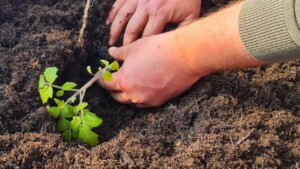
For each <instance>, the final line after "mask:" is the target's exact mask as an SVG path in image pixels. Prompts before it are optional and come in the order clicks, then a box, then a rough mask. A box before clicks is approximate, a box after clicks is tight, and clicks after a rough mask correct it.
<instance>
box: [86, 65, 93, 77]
mask: <svg viewBox="0 0 300 169" xmlns="http://www.w3.org/2000/svg"><path fill="white" fill-rule="evenodd" d="M86 70H87V72H88V73H89V74H91V75H94V74H93V72H92V68H91V66H88V67H86Z"/></svg>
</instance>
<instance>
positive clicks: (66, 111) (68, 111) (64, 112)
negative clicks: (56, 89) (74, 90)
mask: <svg viewBox="0 0 300 169" xmlns="http://www.w3.org/2000/svg"><path fill="white" fill-rule="evenodd" d="M61 116H62V117H65V118H70V117H73V116H74V112H73V106H71V105H69V104H66V105H65V106H64V107H63V108H62V109H61Z"/></svg>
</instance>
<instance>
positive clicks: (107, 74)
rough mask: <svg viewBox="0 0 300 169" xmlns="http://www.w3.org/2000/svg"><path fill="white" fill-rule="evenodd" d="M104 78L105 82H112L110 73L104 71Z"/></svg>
mask: <svg viewBox="0 0 300 169" xmlns="http://www.w3.org/2000/svg"><path fill="white" fill-rule="evenodd" d="M102 77H103V80H105V81H112V75H111V73H110V72H108V71H103V72H102Z"/></svg>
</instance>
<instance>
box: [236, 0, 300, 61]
mask: <svg viewBox="0 0 300 169" xmlns="http://www.w3.org/2000/svg"><path fill="white" fill-rule="evenodd" d="M299 4H300V0H246V2H245V3H244V5H243V7H242V10H241V13H240V18H239V29H240V36H241V39H242V41H243V44H244V46H245V48H246V49H247V51H248V52H249V54H250V55H251V56H253V57H254V58H255V59H257V60H260V61H265V62H282V61H288V60H296V59H300V27H299V25H300V23H299V21H300V16H299V13H300V12H299ZM297 10H298V11H297Z"/></svg>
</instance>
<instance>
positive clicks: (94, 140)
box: [79, 125, 99, 146]
mask: <svg viewBox="0 0 300 169" xmlns="http://www.w3.org/2000/svg"><path fill="white" fill-rule="evenodd" d="M79 138H80V139H81V140H82V141H83V142H85V143H87V144H89V145H90V146H95V145H97V144H99V140H98V134H96V133H94V132H93V131H91V129H90V128H89V127H88V126H86V125H81V126H80V128H79Z"/></svg>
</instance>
